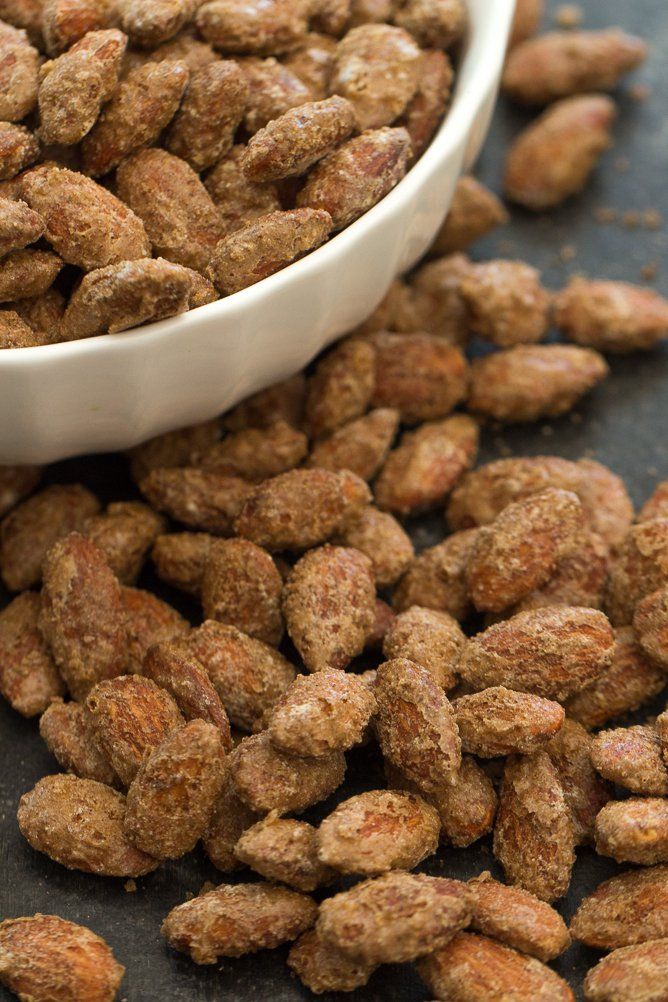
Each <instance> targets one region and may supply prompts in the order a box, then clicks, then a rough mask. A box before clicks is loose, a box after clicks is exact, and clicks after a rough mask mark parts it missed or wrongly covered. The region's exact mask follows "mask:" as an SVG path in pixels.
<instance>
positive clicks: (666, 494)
mask: <svg viewBox="0 0 668 1002" xmlns="http://www.w3.org/2000/svg"><path fill="white" fill-rule="evenodd" d="M0 507H1V506H0ZM653 518H668V480H662V481H661V482H660V483H658V484H657V485H656V487H655V488H654V490H653V492H652V496H651V497H649V498H648V499H647V501H645V503H644V505H643V506H642V508H641V509H640V511H639V512H638V515H637V517H636V522H649V521H650V519H653Z"/></svg>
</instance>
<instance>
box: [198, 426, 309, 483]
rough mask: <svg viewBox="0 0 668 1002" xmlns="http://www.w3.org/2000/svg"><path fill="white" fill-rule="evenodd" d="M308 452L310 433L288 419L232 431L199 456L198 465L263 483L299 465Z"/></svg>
mask: <svg viewBox="0 0 668 1002" xmlns="http://www.w3.org/2000/svg"><path fill="white" fill-rule="evenodd" d="M307 452H308V439H307V437H306V435H305V434H304V433H303V432H301V431H298V430H297V429H296V428H293V427H292V425H290V424H288V422H287V421H284V420H277V421H276V422H274V423H272V424H270V425H268V426H267V427H266V428H245V429H243V430H241V431H237V432H232V433H231V434H229V435H227V436H226V437H225V438H224V439H223V441H222V442H217V443H215V444H214V445H211V446H210V447H209V448H207V449H205V450H204V452H202V453H201V454H200V455H198V456H196V457H195V459H196V462H197V465H198V466H201V467H202V468H203V469H205V470H214V471H216V472H217V473H224V474H225V475H227V476H236V477H243V479H244V480H252V481H253V482H254V483H259V482H260V481H262V480H269V479H270V478H271V477H277V476H278V475H279V473H287V472H288V470H293V469H295V467H297V466H299V465H300V463H301V461H302V459H304V458H305V457H306V454H307Z"/></svg>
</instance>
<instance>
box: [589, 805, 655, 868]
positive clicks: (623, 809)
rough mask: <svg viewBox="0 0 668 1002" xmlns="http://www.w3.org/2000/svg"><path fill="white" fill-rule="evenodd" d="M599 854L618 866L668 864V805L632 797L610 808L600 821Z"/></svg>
mask: <svg viewBox="0 0 668 1002" xmlns="http://www.w3.org/2000/svg"><path fill="white" fill-rule="evenodd" d="M596 851H597V852H598V854H599V855H600V856H612V858H613V859H615V860H617V862H618V863H638V864H640V865H641V866H653V865H654V864H655V863H666V862H668V801H667V800H666V799H665V798H664V799H662V798H661V797H630V798H629V799H628V800H613V801H611V802H610V803H609V804H606V806H605V807H604V808H603V810H601V811H600V812H599V814H598V815H597V818H596Z"/></svg>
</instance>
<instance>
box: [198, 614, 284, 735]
mask: <svg viewBox="0 0 668 1002" xmlns="http://www.w3.org/2000/svg"><path fill="white" fill-rule="evenodd" d="M186 650H187V651H189V652H190V653H192V654H193V655H194V656H195V657H196V658H197V660H198V661H199V662H200V663H201V664H202V666H203V667H204V668H205V670H206V672H207V674H208V675H209V678H210V679H211V682H212V683H213V686H214V688H215V690H216V692H217V693H218V695H219V696H220V699H221V702H222V704H223V706H224V707H225V710H226V712H227V714H228V716H229V718H230V720H231V722H232V723H233V724H234V725H235V726H236V727H240V728H242V729H243V730H246V731H252V730H255V729H256V728H257V727H258V726H259V725H260V723H261V721H262V719H263V717H264V714H265V712H266V711H267V710H270V709H271V708H272V707H273V706H274V705H275V704H276V703H277V701H278V699H279V698H280V697H281V696H282V695H283V693H284V692H285V691H286V690H287V688H288V687H289V686H290V684H291V683H292V681H293V680H294V678H295V669H294V667H293V666H292V665H291V664H290V662H289V661H288V660H287V659H286V658H284V657H283V655H282V654H279V653H278V651H276V650H275V649H274V648H273V647H270V646H269V645H268V644H265V643H263V642H262V641H261V640H256V639H254V638H253V637H248V636H246V634H245V633H241V632H240V631H239V630H237V628H236V627H234V626H227V625H224V624H223V623H215V622H213V621H212V620H209V621H208V622H206V623H204V624H203V625H202V626H200V627H198V629H196V630H193V632H192V633H191V634H190V636H189V637H188V639H187V641H186Z"/></svg>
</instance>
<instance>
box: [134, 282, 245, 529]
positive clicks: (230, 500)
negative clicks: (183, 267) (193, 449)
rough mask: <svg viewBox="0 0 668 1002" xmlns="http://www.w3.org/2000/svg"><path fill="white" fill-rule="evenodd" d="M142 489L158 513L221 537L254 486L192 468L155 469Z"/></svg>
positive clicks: (234, 478) (243, 481)
mask: <svg viewBox="0 0 668 1002" xmlns="http://www.w3.org/2000/svg"><path fill="white" fill-rule="evenodd" d="M171 267H176V266H175V265H172V266H171ZM140 487H141V490H142V493H143V494H144V496H145V497H146V498H147V499H148V501H149V502H150V504H152V505H153V507H154V508H157V509H158V511H164V512H166V513H167V514H168V515H169V516H170V517H171V518H174V519H176V520H177V521H179V522H183V524H184V525H187V526H188V527H189V528H192V529H201V530H203V531H205V532H212V533H215V534H219V535H229V534H230V533H231V532H232V527H233V524H234V519H235V518H236V517H237V515H238V514H239V512H240V511H241V510H242V507H243V504H244V501H245V500H246V498H247V497H248V496H249V494H250V492H251V485H250V484H249V483H248V482H247V481H245V480H242V479H241V478H240V477H228V476H225V475H223V474H220V473H215V472H213V471H209V470H200V469H198V468H196V467H188V466H186V467H178V468H176V467H175V468H158V469H154V470H152V472H151V473H149V474H148V476H147V477H145V478H144V479H143V480H142V481H141V484H140Z"/></svg>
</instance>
